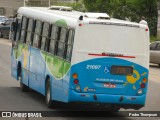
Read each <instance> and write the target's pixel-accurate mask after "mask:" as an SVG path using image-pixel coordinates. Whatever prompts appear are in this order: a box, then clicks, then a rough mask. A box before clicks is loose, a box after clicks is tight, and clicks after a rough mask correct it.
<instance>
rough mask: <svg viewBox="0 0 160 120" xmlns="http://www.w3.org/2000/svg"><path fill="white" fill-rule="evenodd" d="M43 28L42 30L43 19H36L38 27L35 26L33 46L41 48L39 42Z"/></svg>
mask: <svg viewBox="0 0 160 120" xmlns="http://www.w3.org/2000/svg"><path fill="white" fill-rule="evenodd" d="M41 30H42V22H41V21H36V27H35V32H34V36H33V43H32V45H33V47H35V48H39V46H40V45H39V43H40V38H41V37H40V34H41Z"/></svg>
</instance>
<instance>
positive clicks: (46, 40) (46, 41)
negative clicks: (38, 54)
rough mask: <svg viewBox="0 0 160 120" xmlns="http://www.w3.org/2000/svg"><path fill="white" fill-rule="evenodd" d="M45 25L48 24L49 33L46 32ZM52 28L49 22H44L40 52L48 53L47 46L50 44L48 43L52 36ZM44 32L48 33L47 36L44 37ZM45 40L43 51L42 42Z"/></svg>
mask: <svg viewBox="0 0 160 120" xmlns="http://www.w3.org/2000/svg"><path fill="white" fill-rule="evenodd" d="M45 24H48V31H47V32H46V31H44V27H45V26H44V25H45ZM50 26H51V24H50V23H48V22H43V28H42V31H41V32H42V33H41V40H40V50H42V51H46V49H47V48H46V47H47V46H46V44H47V43H48V41H49V36H50ZM43 32H46V33H47V34H46V36H44V34H43ZM43 38H45V43H44V49H42V40H43Z"/></svg>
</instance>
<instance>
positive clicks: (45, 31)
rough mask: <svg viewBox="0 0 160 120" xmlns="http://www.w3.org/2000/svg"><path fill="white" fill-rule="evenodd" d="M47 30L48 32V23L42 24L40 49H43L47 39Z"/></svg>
mask: <svg viewBox="0 0 160 120" xmlns="http://www.w3.org/2000/svg"><path fill="white" fill-rule="evenodd" d="M48 32H49V23H44V24H43V31H42V41H41V50H45V46H46V41H47V39H48V35H49V34H48Z"/></svg>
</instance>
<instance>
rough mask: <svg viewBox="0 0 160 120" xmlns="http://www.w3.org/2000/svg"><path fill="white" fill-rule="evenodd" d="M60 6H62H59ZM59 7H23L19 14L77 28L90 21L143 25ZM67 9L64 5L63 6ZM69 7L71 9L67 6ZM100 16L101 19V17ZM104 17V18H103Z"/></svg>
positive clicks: (101, 14)
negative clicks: (79, 24)
mask: <svg viewBox="0 0 160 120" xmlns="http://www.w3.org/2000/svg"><path fill="white" fill-rule="evenodd" d="M58 7H60V6H58ZM58 7H21V8H19V10H18V16H19V15H20V16H21V15H23V16H27V17H30V18H33V19H37V20H42V21H45V22H49V23H53V24H55V23H57V21H59V22H61V23H62V26H65V27H73V28H75V27H76V26H77V25H78V23H88V24H89V23H90V22H102V23H104V22H107V23H120V24H121V25H122V24H123V25H124V26H127V24H128V25H133V26H138V27H140V26H142V27H145V28H146V26H144V25H140V24H138V23H133V22H128V21H123V20H116V19H112V18H111V19H110V17H109V16H108V15H107V14H106V13H84V12H78V11H72V10H71V11H67V10H66V11H64V10H55V9H54V8H58ZM62 7H63V9H65V7H64V6H62ZM67 9H71V8H69V7H67ZM80 16H83V20H79V17H80ZM99 18H100V19H99ZM101 18H102V19H101Z"/></svg>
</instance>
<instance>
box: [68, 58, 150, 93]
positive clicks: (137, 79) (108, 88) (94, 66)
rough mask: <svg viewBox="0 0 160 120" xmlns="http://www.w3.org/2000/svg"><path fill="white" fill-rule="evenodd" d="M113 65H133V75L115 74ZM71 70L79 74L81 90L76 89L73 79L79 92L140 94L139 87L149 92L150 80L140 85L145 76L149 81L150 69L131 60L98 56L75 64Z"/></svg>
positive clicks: (73, 85) (144, 91) (72, 82)
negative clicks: (143, 85)
mask: <svg viewBox="0 0 160 120" xmlns="http://www.w3.org/2000/svg"><path fill="white" fill-rule="evenodd" d="M97 61H98V62H97ZM99 61H100V62H99ZM113 65H118V66H133V75H128V76H126V75H113V74H111V66H113ZM71 71H72V74H73V73H77V74H78V80H79V83H78V85H80V87H81V89H80V91H77V90H76V86H77V84H74V79H73V78H72V79H71V84H72V87H73V89H74V90H75V91H76V92H77V93H93V94H110V95H128V96H139V95H141V94H138V90H139V89H142V91H143V93H142V94H146V93H147V86H148V82H146V83H145V88H141V86H140V85H141V84H142V83H143V79H144V78H146V79H147V81H148V69H146V68H144V67H143V66H140V65H138V64H135V63H133V62H130V61H126V60H123V59H119V58H112V57H105V58H97V59H92V60H88V61H84V62H81V63H78V64H76V65H73V66H72V69H71Z"/></svg>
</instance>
